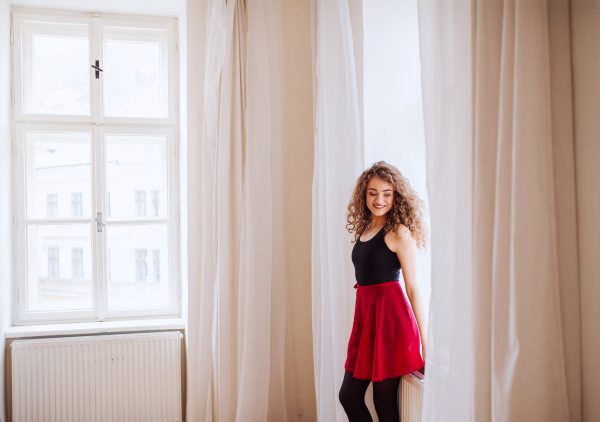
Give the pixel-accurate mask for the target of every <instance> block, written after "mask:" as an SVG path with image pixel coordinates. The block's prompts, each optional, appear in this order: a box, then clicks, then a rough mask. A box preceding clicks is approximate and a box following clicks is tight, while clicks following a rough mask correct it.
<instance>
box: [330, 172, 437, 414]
mask: <svg viewBox="0 0 600 422" xmlns="http://www.w3.org/2000/svg"><path fill="white" fill-rule="evenodd" d="M424 212H425V206H424V203H423V201H422V200H421V199H419V197H418V196H417V194H416V192H415V191H414V190H413V189H412V188H411V187H410V183H409V182H408V180H407V179H406V178H405V177H404V176H402V174H401V173H400V172H399V171H398V169H397V168H396V167H394V166H392V165H389V164H387V163H385V162H383V161H380V162H378V163H375V164H373V166H372V167H371V168H369V169H368V170H366V171H364V172H363V174H361V176H360V177H359V178H358V181H357V183H356V187H355V188H354V194H353V195H352V199H351V201H350V204H349V205H348V224H347V225H346V228H347V229H348V231H349V232H350V233H354V234H355V238H354V241H355V244H354V248H353V250H352V262H353V263H354V269H355V274H356V281H357V283H356V285H355V286H354V287H355V288H357V289H358V290H357V292H356V308H355V311H354V324H353V326H352V334H351V336H350V341H349V343H348V357H347V359H346V365H345V369H346V373H345V375H344V381H343V383H342V387H341V389H340V393H339V399H340V403H341V404H342V406H343V407H344V410H345V411H346V414H347V415H348V419H349V420H350V422H364V421H369V422H372V419H371V415H370V414H369V410H368V409H367V406H366V405H365V392H366V391H367V387H368V386H369V383H370V382H373V401H374V403H375V410H376V411H377V416H378V418H379V421H380V422H392V421H393V422H398V421H399V414H398V385H399V383H400V377H401V376H402V375H405V374H408V373H411V372H413V371H416V370H418V369H420V368H422V367H423V366H424V359H425V341H426V338H427V322H426V317H425V310H424V309H423V304H422V303H421V297H420V295H419V288H418V286H417V275H416V254H417V248H425V246H426V241H427V227H426V226H425V223H424V221H423V215H424ZM400 268H402V275H403V276H404V284H405V287H406V295H407V296H408V299H409V300H410V305H411V306H412V309H413V311H414V314H413V311H411V308H410V306H409V305H408V303H407V301H406V297H405V296H404V293H403V292H402V288H401V287H400V283H399V279H400ZM415 317H416V321H415ZM419 331H420V335H419ZM419 346H421V347H419ZM420 348H421V350H422V352H423V356H422V357H421V352H420V350H419V349H420Z"/></svg>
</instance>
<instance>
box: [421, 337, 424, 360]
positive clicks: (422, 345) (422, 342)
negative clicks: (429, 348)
mask: <svg viewBox="0 0 600 422" xmlns="http://www.w3.org/2000/svg"><path fill="white" fill-rule="evenodd" d="M421 355H422V356H423V363H425V340H421Z"/></svg>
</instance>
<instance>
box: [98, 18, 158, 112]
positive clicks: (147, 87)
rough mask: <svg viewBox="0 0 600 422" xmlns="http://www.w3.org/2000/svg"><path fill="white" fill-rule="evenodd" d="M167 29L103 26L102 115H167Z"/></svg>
mask: <svg viewBox="0 0 600 422" xmlns="http://www.w3.org/2000/svg"><path fill="white" fill-rule="evenodd" d="M167 53H168V52H167V31H165V30H155V29H136V28H118V27H105V28H104V62H105V63H104V75H103V76H104V115H105V116H110V117H155V118H156V117H159V118H160V117H163V118H164V117H168V111H167V110H168V95H167V94H168V66H167Z"/></svg>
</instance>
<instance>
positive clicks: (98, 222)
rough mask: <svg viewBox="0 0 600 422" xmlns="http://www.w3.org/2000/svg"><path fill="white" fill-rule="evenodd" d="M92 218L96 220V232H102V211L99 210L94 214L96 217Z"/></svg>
mask: <svg viewBox="0 0 600 422" xmlns="http://www.w3.org/2000/svg"><path fill="white" fill-rule="evenodd" d="M94 220H96V230H97V231H98V233H102V227H104V226H106V224H104V223H103V222H102V213H101V212H99V213H98V214H96V218H94Z"/></svg>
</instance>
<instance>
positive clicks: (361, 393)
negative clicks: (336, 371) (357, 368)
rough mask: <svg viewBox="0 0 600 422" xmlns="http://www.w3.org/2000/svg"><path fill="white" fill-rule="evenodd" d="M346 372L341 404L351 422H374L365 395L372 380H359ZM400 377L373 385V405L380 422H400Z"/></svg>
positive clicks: (341, 391) (341, 392)
mask: <svg viewBox="0 0 600 422" xmlns="http://www.w3.org/2000/svg"><path fill="white" fill-rule="evenodd" d="M352 374H353V373H352V372H348V371H346V374H345V375H344V382H342V388H340V394H339V398H340V403H341V404H342V406H343V407H344V410H345V411H346V414H347V415H348V420H349V421H350V422H373V419H372V418H371V414H370V413H369V409H367V405H366V404H365V393H366V392H367V387H368V386H369V383H370V382H371V381H370V380H359V379H356V378H354V377H353V376H352ZM399 384H400V377H398V378H388V379H385V380H383V381H379V382H374V383H373V403H374V404H375V411H376V412H377V417H378V418H379V422H398V421H399V420H400V414H399V413H398V385H399Z"/></svg>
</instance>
